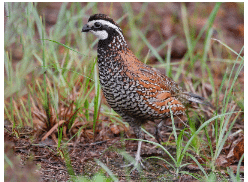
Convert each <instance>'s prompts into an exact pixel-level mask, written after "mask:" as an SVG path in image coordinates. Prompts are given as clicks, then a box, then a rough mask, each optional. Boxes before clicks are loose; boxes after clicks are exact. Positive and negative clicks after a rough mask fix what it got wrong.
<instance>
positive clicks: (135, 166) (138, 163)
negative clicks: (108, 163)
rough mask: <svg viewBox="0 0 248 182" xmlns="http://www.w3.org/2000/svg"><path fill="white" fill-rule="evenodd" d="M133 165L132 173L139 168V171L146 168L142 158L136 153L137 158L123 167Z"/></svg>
mask: <svg viewBox="0 0 248 182" xmlns="http://www.w3.org/2000/svg"><path fill="white" fill-rule="evenodd" d="M130 166H133V168H132V170H131V171H130V173H132V172H133V171H135V170H137V171H138V172H140V171H141V168H143V169H145V168H146V167H145V165H144V164H143V163H142V158H141V157H140V155H139V156H137V155H136V157H135V160H134V161H132V162H131V163H130V164H127V165H123V166H121V167H130Z"/></svg>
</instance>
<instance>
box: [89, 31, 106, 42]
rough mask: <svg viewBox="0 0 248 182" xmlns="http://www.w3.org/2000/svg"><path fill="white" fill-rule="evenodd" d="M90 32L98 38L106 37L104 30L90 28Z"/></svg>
mask: <svg viewBox="0 0 248 182" xmlns="http://www.w3.org/2000/svg"><path fill="white" fill-rule="evenodd" d="M90 32H91V33H93V34H94V35H95V36H96V37H97V38H98V39H100V40H104V39H107V38H108V33H107V31H106V30H101V31H100V30H98V31H94V30H90Z"/></svg>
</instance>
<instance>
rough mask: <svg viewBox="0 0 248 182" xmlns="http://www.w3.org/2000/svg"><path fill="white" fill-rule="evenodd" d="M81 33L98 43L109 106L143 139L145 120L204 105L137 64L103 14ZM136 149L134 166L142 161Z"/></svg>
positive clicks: (169, 81) (100, 65) (169, 80)
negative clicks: (188, 107) (87, 33)
mask: <svg viewBox="0 0 248 182" xmlns="http://www.w3.org/2000/svg"><path fill="white" fill-rule="evenodd" d="M82 32H91V33H93V34H94V35H95V36H96V37H97V38H98V39H100V40H99V42H98V48H97V56H98V69H99V78H100V84H101V86H102V90H103V93H104V96H105V98H106V99H107V102H108V104H109V105H110V106H111V108H113V109H114V110H115V111H116V112H117V113H118V114H119V115H120V116H121V117H122V118H123V119H124V120H125V121H126V122H128V123H129V125H130V126H131V127H132V128H133V130H134V133H135V134H136V136H137V138H139V139H143V134H142V132H141V125H142V124H143V123H145V122H147V121H148V120H150V121H154V120H161V121H164V120H166V119H167V118H170V117H171V114H170V109H171V111H172V113H173V115H174V116H182V115H184V114H185V110H186V105H188V104H190V103H191V102H195V103H199V104H204V103H205V101H204V98H202V97H200V96H198V95H195V94H192V93H188V92H184V91H183V89H182V88H181V87H180V86H179V85H178V84H176V83H175V82H174V81H173V80H172V79H170V78H168V77H167V76H165V75H163V74H161V73H160V72H159V71H157V70H156V69H154V68H152V67H150V66H148V65H146V64H144V63H142V62H141V61H139V60H138V59H137V58H136V56H135V55H134V54H133V52H132V51H131V50H130V49H129V48H128V45H127V43H126V41H125V39H124V36H123V33H122V30H121V28H120V27H119V25H118V24H117V23H116V22H115V21H114V20H113V19H111V18H110V17H108V16H107V15H104V14H95V15H92V16H90V18H89V20H88V23H87V24H85V25H84V26H83V29H82ZM141 144H142V142H141V141H139V142H138V150H137V154H136V157H135V161H134V163H133V165H134V167H137V166H138V164H139V163H140V164H141V165H142V162H141V157H140V150H141Z"/></svg>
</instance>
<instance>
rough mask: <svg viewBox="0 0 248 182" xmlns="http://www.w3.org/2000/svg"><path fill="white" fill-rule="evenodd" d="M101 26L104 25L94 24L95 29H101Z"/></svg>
mask: <svg viewBox="0 0 248 182" xmlns="http://www.w3.org/2000/svg"><path fill="white" fill-rule="evenodd" d="M101 26H102V24H101V23H99V22H96V23H95V24H94V27H95V28H100V27H101Z"/></svg>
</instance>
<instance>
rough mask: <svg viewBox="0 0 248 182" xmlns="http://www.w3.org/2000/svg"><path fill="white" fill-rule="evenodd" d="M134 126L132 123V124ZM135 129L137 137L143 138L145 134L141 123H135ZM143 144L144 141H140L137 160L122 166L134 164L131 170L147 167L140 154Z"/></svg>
mask: <svg viewBox="0 0 248 182" xmlns="http://www.w3.org/2000/svg"><path fill="white" fill-rule="evenodd" d="M131 126H132V125H131ZM132 127H133V130H134V133H135V134H136V137H137V138H138V139H143V138H144V135H143V134H142V132H141V126H140V125H133V126H132ZM141 145H142V141H140V140H139V141H138V149H137V153H136V155H135V161H132V162H131V163H130V164H128V165H124V166H122V167H129V166H133V169H132V170H131V172H132V171H133V170H138V169H139V168H140V166H141V167H143V168H145V166H144V164H143V163H142V158H141V156H140V152H141Z"/></svg>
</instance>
